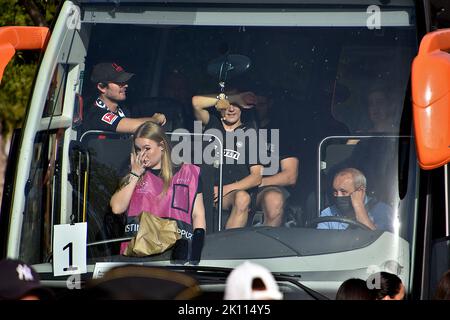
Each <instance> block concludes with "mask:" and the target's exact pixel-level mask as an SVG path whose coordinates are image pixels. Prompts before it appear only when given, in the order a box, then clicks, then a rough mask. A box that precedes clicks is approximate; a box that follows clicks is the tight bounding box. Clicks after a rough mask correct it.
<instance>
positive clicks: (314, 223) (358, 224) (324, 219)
mask: <svg viewBox="0 0 450 320" xmlns="http://www.w3.org/2000/svg"><path fill="white" fill-rule="evenodd" d="M322 222H341V223H346V224H348V225H349V226H353V227H357V228H359V229H363V230H368V231H372V229H370V228H369V227H368V226H366V225H365V224H362V223H361V222H359V221H356V220H353V219H350V218H346V217H340V216H326V217H319V218H315V219H313V220H311V221H310V222H308V227H311V226H317V225H318V224H319V223H322Z"/></svg>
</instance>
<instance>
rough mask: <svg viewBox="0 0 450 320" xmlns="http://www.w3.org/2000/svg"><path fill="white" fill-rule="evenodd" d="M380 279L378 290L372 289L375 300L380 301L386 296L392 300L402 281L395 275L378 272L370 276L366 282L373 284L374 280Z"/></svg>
mask: <svg viewBox="0 0 450 320" xmlns="http://www.w3.org/2000/svg"><path fill="white" fill-rule="evenodd" d="M377 278H379V279H380V286H379V288H374V289H372V291H373V294H374V296H375V299H376V300H382V299H383V298H384V297H386V296H388V297H390V298H394V297H395V296H396V295H397V294H398V293H399V292H400V290H401V287H402V280H401V279H400V278H399V277H398V276H397V275H395V274H393V273H389V272H378V273H375V274H373V275H371V276H370V277H369V279H368V281H370V282H372V283H374V281H373V280H374V279H377Z"/></svg>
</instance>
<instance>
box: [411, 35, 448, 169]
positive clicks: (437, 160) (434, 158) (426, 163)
mask: <svg viewBox="0 0 450 320" xmlns="http://www.w3.org/2000/svg"><path fill="white" fill-rule="evenodd" d="M449 50H450V29H444V30H439V31H435V32H431V33H429V34H427V35H426V36H425V37H424V38H423V39H422V41H421V43H420V48H419V53H418V55H417V56H416V58H415V59H414V61H413V64H412V71H411V87H412V100H413V118H414V130H415V136H416V146H417V155H418V158H419V165H420V167H421V168H422V169H425V170H430V169H434V168H438V167H440V166H442V165H445V164H447V163H448V162H449V161H450V54H449V53H448V51H449Z"/></svg>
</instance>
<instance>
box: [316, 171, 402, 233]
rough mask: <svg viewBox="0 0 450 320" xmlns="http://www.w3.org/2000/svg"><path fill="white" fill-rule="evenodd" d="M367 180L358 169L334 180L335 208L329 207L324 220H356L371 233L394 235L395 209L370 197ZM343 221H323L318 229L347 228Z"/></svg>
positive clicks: (323, 213)
mask: <svg viewBox="0 0 450 320" xmlns="http://www.w3.org/2000/svg"><path fill="white" fill-rule="evenodd" d="M366 184H367V183H366V177H365V176H364V174H363V173H362V172H361V171H359V170H357V169H355V168H346V169H343V170H341V171H339V172H338V173H337V174H336V175H335V177H334V179H333V195H334V205H332V206H331V207H328V208H325V209H324V210H322V212H321V213H320V216H321V217H327V216H339V217H345V218H350V219H353V220H356V221H358V222H360V223H362V224H364V225H366V226H367V227H368V228H370V229H371V230H387V231H391V232H393V217H394V215H393V210H392V208H391V207H390V206H388V205H387V204H385V203H383V202H379V201H376V200H375V199H374V198H371V197H368V196H367V195H366ZM347 227H348V224H346V223H342V222H322V223H319V224H318V225H317V229H340V230H343V229H347Z"/></svg>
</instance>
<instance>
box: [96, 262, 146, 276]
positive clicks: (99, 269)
mask: <svg viewBox="0 0 450 320" xmlns="http://www.w3.org/2000/svg"><path fill="white" fill-rule="evenodd" d="M130 264H134V265H140V266H142V265H143V264H144V263H143V262H137V263H130V262H97V263H96V264H95V267H94V273H93V274H92V279H99V278H103V275H104V274H105V272H106V271H108V270H110V269H112V268H115V267H120V266H125V265H130Z"/></svg>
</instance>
